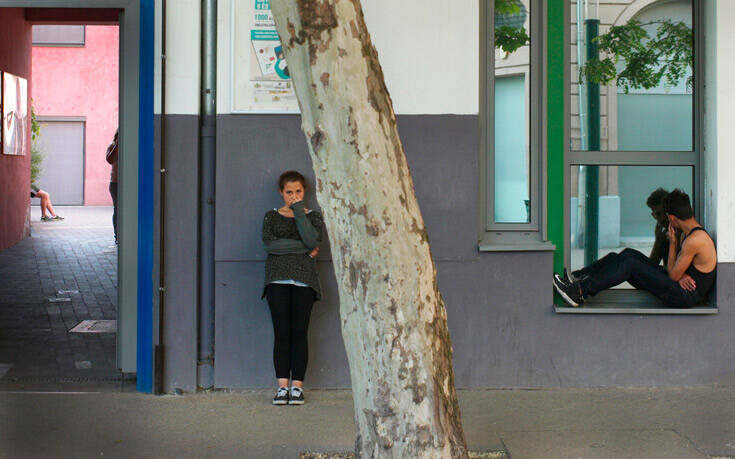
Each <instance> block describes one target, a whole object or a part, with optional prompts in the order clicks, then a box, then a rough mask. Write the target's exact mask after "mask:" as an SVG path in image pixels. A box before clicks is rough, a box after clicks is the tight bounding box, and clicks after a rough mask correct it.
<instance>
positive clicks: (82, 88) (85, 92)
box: [32, 26, 119, 206]
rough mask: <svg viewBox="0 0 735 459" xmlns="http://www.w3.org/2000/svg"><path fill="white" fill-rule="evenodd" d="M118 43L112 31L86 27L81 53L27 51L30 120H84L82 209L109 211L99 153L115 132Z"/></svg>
mask: <svg viewBox="0 0 735 459" xmlns="http://www.w3.org/2000/svg"><path fill="white" fill-rule="evenodd" d="M118 41H119V31H118V26H87V28H86V36H85V42H86V43H85V46H84V47H73V48H66V47H42V46H34V47H33V81H32V86H33V104H34V105H35V107H36V114H37V115H38V116H84V117H86V127H85V134H86V139H85V171H84V177H85V178H84V204H85V205H88V206H90V205H91V206H111V205H112V200H111V199H110V192H109V190H108V186H109V183H110V165H109V164H107V162H106V161H105V151H106V150H107V146H108V145H109V144H110V142H111V141H112V136H113V134H114V133H115V129H117V112H118V59H119V57H118ZM41 135H43V132H41ZM52 199H53V197H52Z"/></svg>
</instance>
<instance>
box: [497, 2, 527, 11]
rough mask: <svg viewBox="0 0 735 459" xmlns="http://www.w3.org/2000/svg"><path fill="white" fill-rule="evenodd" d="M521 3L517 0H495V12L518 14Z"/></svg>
mask: <svg viewBox="0 0 735 459" xmlns="http://www.w3.org/2000/svg"><path fill="white" fill-rule="evenodd" d="M520 12H521V5H520V4H519V3H518V2H517V1H516V0H495V14H518V13H520Z"/></svg>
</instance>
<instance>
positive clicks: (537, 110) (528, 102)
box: [480, 0, 551, 250]
mask: <svg viewBox="0 0 735 459" xmlns="http://www.w3.org/2000/svg"><path fill="white" fill-rule="evenodd" d="M481 5H482V6H483V11H482V17H483V21H484V22H483V26H482V30H483V40H482V56H483V57H482V62H481V69H482V79H481V81H482V88H481V119H482V123H483V142H482V144H483V145H482V152H481V160H480V163H481V168H482V169H481V170H482V177H483V179H482V180H481V187H482V190H481V200H482V209H483V218H482V228H481V231H480V248H481V250H524V249H530V250H534V249H536V250H538V249H543V248H547V249H548V248H550V247H551V245H550V244H546V245H544V244H543V243H542V241H543V238H544V236H543V234H544V225H543V221H544V205H543V199H542V198H541V190H542V189H543V187H541V186H539V183H540V182H541V180H542V178H543V177H544V173H543V170H542V163H543V161H542V160H541V158H542V155H541V154H540V151H541V149H542V144H543V142H542V132H543V129H542V127H543V125H542V116H541V113H542V107H543V92H544V91H543V57H542V56H543V54H542V53H543V24H544V12H543V11H542V8H543V2H541V1H539V0H483V2H481Z"/></svg>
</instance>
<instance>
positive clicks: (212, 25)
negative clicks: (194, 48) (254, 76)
mask: <svg viewBox="0 0 735 459" xmlns="http://www.w3.org/2000/svg"><path fill="white" fill-rule="evenodd" d="M201 75H202V77H201V78H202V80H201V101H200V104H201V108H200V117H199V120H200V125H199V352H198V360H197V386H198V387H199V388H200V389H210V388H212V387H213V386H214V210H215V165H216V137H215V133H216V128H217V98H216V94H217V92H216V90H217V0H202V49H201Z"/></svg>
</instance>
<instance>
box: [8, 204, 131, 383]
mask: <svg viewBox="0 0 735 459" xmlns="http://www.w3.org/2000/svg"><path fill="white" fill-rule="evenodd" d="M56 211H57V213H58V214H59V215H62V216H64V217H65V220H64V221H60V222H40V221H39V219H40V211H39V208H38V207H32V208H31V237H30V238H28V239H26V240H24V241H22V242H21V243H19V244H17V245H15V246H14V247H11V248H9V249H7V250H5V251H3V252H0V390H80V389H85V390H86V389H89V390H100V389H108V390H117V389H119V388H121V386H122V383H123V381H122V378H121V374H120V372H119V371H118V370H117V368H116V363H115V334H114V333H94V334H92V333H90V334H80V333H69V330H71V329H72V328H73V327H74V326H76V325H77V324H79V323H80V322H81V321H83V320H94V319H108V320H114V319H116V318H117V307H116V306H117V250H116V246H115V243H114V239H113V236H112V224H111V221H110V218H111V215H112V209H111V208H110V207H59V208H57V209H56ZM61 290H69V291H76V292H72V293H59V291H61ZM56 298H68V300H67V301H62V302H51V301H50V299H56ZM3 373H4V375H3Z"/></svg>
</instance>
